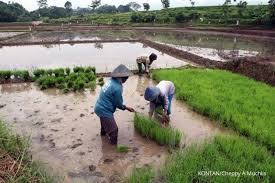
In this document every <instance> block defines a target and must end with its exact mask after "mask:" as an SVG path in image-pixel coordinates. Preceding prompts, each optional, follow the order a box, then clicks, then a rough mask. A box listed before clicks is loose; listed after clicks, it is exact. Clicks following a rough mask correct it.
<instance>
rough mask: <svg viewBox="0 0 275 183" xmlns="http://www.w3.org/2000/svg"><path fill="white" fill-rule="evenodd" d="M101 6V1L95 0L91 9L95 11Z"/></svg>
mask: <svg viewBox="0 0 275 183" xmlns="http://www.w3.org/2000/svg"><path fill="white" fill-rule="evenodd" d="M100 4H101V0H93V1H92V4H91V5H90V7H91V8H92V9H93V10H95V9H96V8H97V7H98V6H99V5H100Z"/></svg>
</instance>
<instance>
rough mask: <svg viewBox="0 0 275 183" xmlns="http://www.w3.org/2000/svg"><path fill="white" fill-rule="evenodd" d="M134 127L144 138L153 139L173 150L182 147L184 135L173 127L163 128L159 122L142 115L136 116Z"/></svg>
mask: <svg viewBox="0 0 275 183" xmlns="http://www.w3.org/2000/svg"><path fill="white" fill-rule="evenodd" d="M134 126H135V129H137V131H139V132H140V133H141V135H142V136H145V137H148V138H151V139H152V140H155V141H156V142H157V143H158V144H160V145H168V146H170V147H173V148H174V147H177V146H179V145H180V141H181V137H182V134H181V133H180V132H179V131H178V130H175V129H172V128H171V127H167V128H163V127H161V125H160V124H159V123H158V122H156V121H154V120H152V119H149V118H147V117H144V116H142V115H141V114H138V113H136V114H135V117H134Z"/></svg>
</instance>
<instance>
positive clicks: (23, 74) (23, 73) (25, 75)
mask: <svg viewBox="0 0 275 183" xmlns="http://www.w3.org/2000/svg"><path fill="white" fill-rule="evenodd" d="M11 75H13V76H14V79H16V80H21V81H29V80H30V74H29V72H28V71H27V70H15V71H12V72H11Z"/></svg>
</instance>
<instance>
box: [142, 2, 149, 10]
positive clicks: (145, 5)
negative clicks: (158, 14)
mask: <svg viewBox="0 0 275 183" xmlns="http://www.w3.org/2000/svg"><path fill="white" fill-rule="evenodd" d="M143 8H144V10H146V11H148V10H149V9H150V4H149V3H143Z"/></svg>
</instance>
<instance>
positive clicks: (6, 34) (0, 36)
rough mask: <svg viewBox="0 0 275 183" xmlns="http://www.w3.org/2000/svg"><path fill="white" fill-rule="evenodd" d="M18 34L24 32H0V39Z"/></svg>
mask: <svg viewBox="0 0 275 183" xmlns="http://www.w3.org/2000/svg"><path fill="white" fill-rule="evenodd" d="M20 34H25V32H0V40H2V39H6V38H9V37H13V36H18V35H20Z"/></svg>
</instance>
